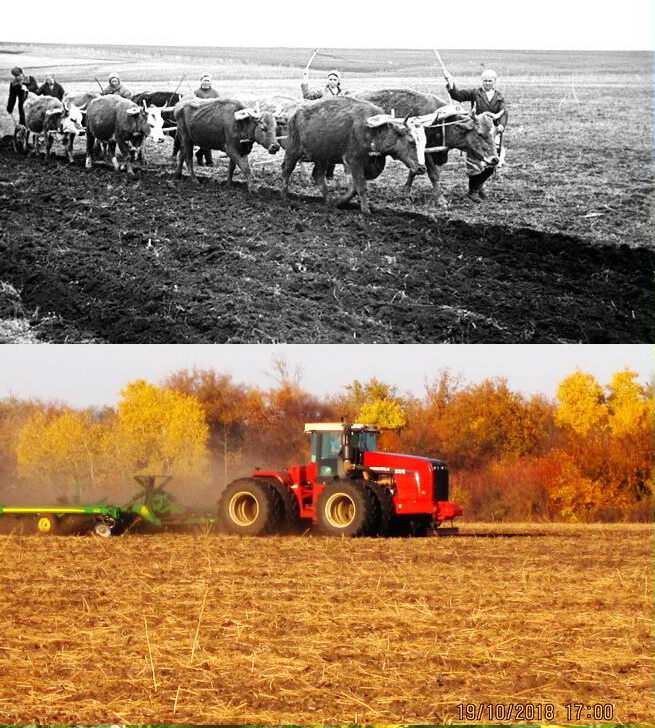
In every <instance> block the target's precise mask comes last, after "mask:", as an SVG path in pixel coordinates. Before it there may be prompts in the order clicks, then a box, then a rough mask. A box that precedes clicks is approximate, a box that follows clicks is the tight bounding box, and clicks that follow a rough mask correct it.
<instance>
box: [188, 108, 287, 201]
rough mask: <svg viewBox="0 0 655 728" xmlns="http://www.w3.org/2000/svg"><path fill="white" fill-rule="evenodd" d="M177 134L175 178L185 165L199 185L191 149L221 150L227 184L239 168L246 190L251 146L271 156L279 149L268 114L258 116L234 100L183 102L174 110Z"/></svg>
mask: <svg viewBox="0 0 655 728" xmlns="http://www.w3.org/2000/svg"><path fill="white" fill-rule="evenodd" d="M175 120H176V121H177V133H178V136H179V137H180V156H179V159H178V162H177V177H178V178H180V177H181V176H182V164H183V163H184V162H186V165H187V169H188V170H189V176H190V177H191V179H192V180H193V181H194V182H198V179H197V177H196V173H195V171H194V169H193V145H194V144H195V145H197V146H199V147H202V148H204V149H220V150H221V151H223V152H225V154H227V156H228V158H229V160H230V161H229V166H228V172H227V179H228V183H229V184H232V178H233V175H234V170H235V169H236V168H237V167H239V169H240V170H241V173H242V174H243V176H244V179H245V182H246V188H249V186H250V183H251V182H252V172H251V171H250V165H249V164H248V155H249V154H250V152H251V150H252V147H253V144H254V143H255V142H257V143H258V144H261V146H263V147H264V148H265V149H267V150H268V151H269V153H270V154H275V153H276V152H277V151H278V150H279V149H280V145H279V143H278V141H277V135H276V128H277V124H276V121H275V117H274V116H273V114H272V113H271V112H270V111H264V112H258V111H256V110H255V109H252V108H248V107H246V106H245V105H244V104H242V103H241V102H240V101H236V100H235V99H195V98H191V99H182V101H180V103H179V104H177V105H176V106H175Z"/></svg>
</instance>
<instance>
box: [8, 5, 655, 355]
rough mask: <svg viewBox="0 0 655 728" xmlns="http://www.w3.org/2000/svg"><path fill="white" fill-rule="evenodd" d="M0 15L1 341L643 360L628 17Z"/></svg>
mask: <svg viewBox="0 0 655 728" xmlns="http://www.w3.org/2000/svg"><path fill="white" fill-rule="evenodd" d="M39 9H40V10H41V12H38V10H39ZM5 12H6V15H5V23H4V31H5V37H4V39H0V40H2V42H1V43H0V61H1V66H2V68H1V73H0V96H2V97H3V98H5V99H6V107H5V109H3V111H2V112H1V113H0V135H1V139H0V202H1V207H0V215H1V218H0V219H1V222H2V237H1V238H0V246H1V247H0V286H1V288H0V316H1V317H2V319H3V321H5V322H6V323H3V325H2V327H1V329H0V336H1V337H2V340H5V341H8V342H20V341H40V342H51V343H62V342H66V343H86V342H95V343H263V344H266V343H512V344H514V343H628V342H633V343H636V342H640V343H647V342H650V341H652V340H653V316H652V271H653V262H654V257H653V240H652V217H651V204H652V196H653V167H652V139H653V135H652V118H653V108H652V107H653V95H652V87H653V53H652V45H653V44H652V37H653V27H654V25H655V20H654V18H653V8H652V4H651V3H650V2H648V0H630V2H627V3H626V4H625V5H624V6H622V7H621V9H620V11H618V10H617V9H616V8H615V7H613V6H610V5H604V4H597V3H592V2H562V1H558V2H550V3H547V4H545V3H544V4H537V5H536V6H534V7H530V8H529V9H528V8H527V6H526V7H524V5H523V4H521V3H518V2H513V1H510V0H506V1H502V2H495V3H493V5H490V4H488V3H483V2H472V3H468V4H467V5H466V9H465V10H464V9H462V8H461V7H460V6H459V5H455V4H447V3H442V4H439V5H435V4H433V3H427V2H417V3H413V4H412V5H411V6H408V7H402V6H397V7H394V8H382V7H380V6H379V5H376V4H374V3H347V2H343V1H341V0H340V1H339V2H336V3H332V4H331V5H330V6H325V8H324V9H321V10H320V12H319V11H318V10H315V9H314V8H313V7H309V6H307V5H305V4H304V3H300V2H297V1H294V2H291V3H287V4H286V5H285V6H284V9H278V8H274V7H273V6H271V5H270V4H266V3H262V2H254V3H249V4H247V6H243V5H238V4H234V5H232V6H230V7H227V8H224V7H221V9H220V11H219V9H218V8H217V7H215V6H213V5H209V4H205V3H200V2H190V3H186V4H185V6H184V9H182V8H181V7H177V8H175V10H173V9H172V8H171V9H170V10H169V11H166V10H164V9H163V8H157V10H156V11H155V10H152V9H151V8H150V7H147V6H145V5H143V6H140V5H136V6H135V5H133V4H130V3H126V2H118V3H114V4H113V5H112V9H111V11H110V12H109V16H108V17H105V16H104V15H103V16H102V19H100V17H98V19H96V18H95V17H94V16H93V15H90V16H87V14H86V13H84V12H82V10H81V9H80V10H79V11H71V12H68V11H67V12H65V13H60V12H53V8H52V6H50V5H48V4H47V3H44V2H42V1H39V2H37V3H36V4H34V3H32V4H31V5H30V12H29V20H26V18H25V13H24V12H23V9H22V8H21V7H20V6H15V7H10V8H8V9H7V10H6V11H5Z"/></svg>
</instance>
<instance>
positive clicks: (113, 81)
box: [102, 73, 132, 99]
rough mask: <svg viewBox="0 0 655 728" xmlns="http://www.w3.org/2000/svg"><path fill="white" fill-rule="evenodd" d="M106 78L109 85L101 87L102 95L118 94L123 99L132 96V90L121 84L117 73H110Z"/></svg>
mask: <svg viewBox="0 0 655 728" xmlns="http://www.w3.org/2000/svg"><path fill="white" fill-rule="evenodd" d="M107 80H108V81H109V85H108V86H105V87H104V88H103V89H102V95H103V96H109V95H111V94H118V96H122V97H123V98H124V99H131V98H132V92H131V91H129V90H128V89H126V88H125V86H123V84H122V83H121V80H120V78H119V77H118V74H117V73H112V74H111V76H109V78H108V79H107Z"/></svg>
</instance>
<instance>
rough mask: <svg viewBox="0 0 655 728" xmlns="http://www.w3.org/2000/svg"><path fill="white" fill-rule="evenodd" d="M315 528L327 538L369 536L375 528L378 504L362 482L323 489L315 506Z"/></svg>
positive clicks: (340, 484) (349, 481)
mask: <svg viewBox="0 0 655 728" xmlns="http://www.w3.org/2000/svg"><path fill="white" fill-rule="evenodd" d="M316 510H317V516H318V526H319V529H320V531H321V533H324V534H326V535H328V536H373V535H375V533H376V532H377V529H378V521H379V517H378V512H379V508H378V502H377V498H376V497H375V495H373V492H372V490H371V489H370V488H369V487H368V486H367V485H366V483H365V482H364V481H362V480H340V481H338V482H336V483H331V484H330V485H328V486H326V487H325V489H324V490H323V492H322V493H321V495H320V496H319V499H318V503H317V505H316Z"/></svg>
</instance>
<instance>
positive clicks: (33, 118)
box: [23, 93, 64, 159]
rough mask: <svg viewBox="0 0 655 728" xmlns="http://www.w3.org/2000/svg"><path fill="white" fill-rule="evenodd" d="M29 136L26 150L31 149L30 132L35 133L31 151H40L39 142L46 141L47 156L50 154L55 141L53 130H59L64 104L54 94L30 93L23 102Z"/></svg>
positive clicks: (26, 141)
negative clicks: (39, 94)
mask: <svg viewBox="0 0 655 728" xmlns="http://www.w3.org/2000/svg"><path fill="white" fill-rule="evenodd" d="M23 108H24V110H25V124H26V126H27V137H26V140H25V151H29V134H30V133H31V134H33V135H34V149H33V150H32V151H31V152H30V153H32V152H33V153H36V154H38V153H39V143H40V142H41V141H44V142H45V158H46V159H47V158H48V157H49V156H50V151H51V149H52V143H53V141H54V139H53V134H52V132H57V131H59V127H60V125H61V120H62V117H63V116H64V105H63V104H62V103H61V101H60V100H59V99H57V98H55V97H54V96H36V95H35V94H33V93H29V94H28V96H27V99H26V100H25V102H24V104H23Z"/></svg>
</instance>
